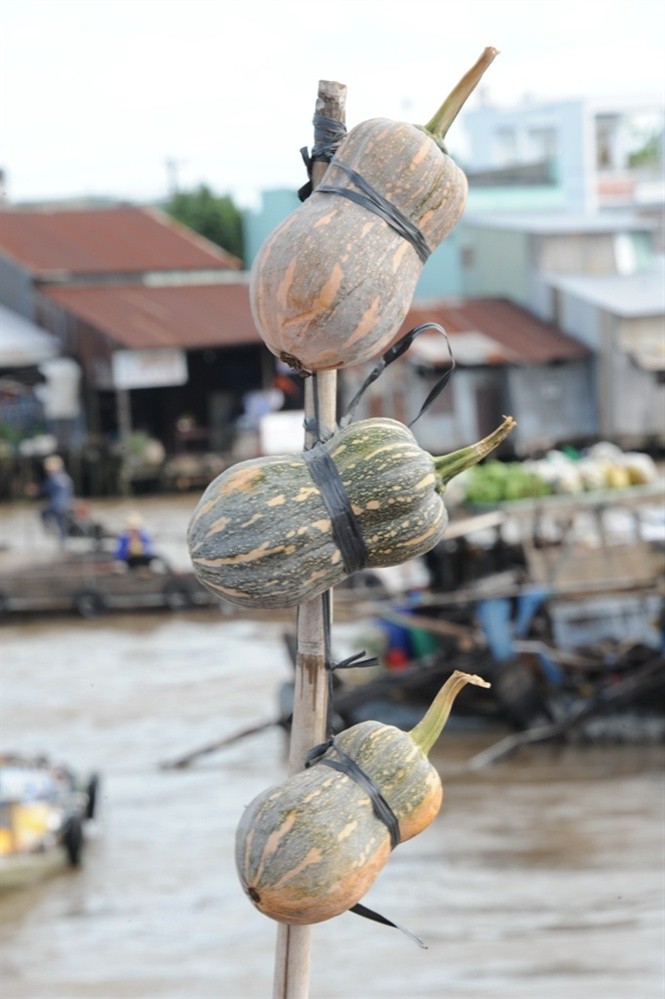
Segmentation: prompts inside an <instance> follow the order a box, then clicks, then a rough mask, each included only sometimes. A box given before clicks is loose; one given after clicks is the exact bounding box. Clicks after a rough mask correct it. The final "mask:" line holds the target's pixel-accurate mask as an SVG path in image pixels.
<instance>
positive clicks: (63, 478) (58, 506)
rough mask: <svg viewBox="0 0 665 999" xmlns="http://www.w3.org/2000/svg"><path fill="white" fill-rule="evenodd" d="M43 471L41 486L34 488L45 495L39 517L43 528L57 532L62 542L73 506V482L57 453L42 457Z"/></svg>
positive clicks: (67, 529) (37, 492)
mask: <svg viewBox="0 0 665 999" xmlns="http://www.w3.org/2000/svg"><path fill="white" fill-rule="evenodd" d="M44 472H45V477H44V481H43V482H42V484H41V486H40V487H35V488H34V492H35V493H36V494H38V495H40V496H44V497H46V505H45V506H44V507H43V508H42V510H41V511H40V517H41V520H42V524H43V525H44V529H45V530H46V531H48V532H49V533H55V534H57V536H58V538H59V540H60V543H61V544H64V542H65V540H66V538H67V535H68V533H69V525H70V521H71V517H72V513H73V508H74V483H73V482H72V479H71V477H70V476H69V474H68V473H67V471H66V469H65V463H64V461H63V460H62V458H61V457H60V455H59V454H51V455H49V456H48V458H45V459H44Z"/></svg>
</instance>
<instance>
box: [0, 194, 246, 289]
mask: <svg viewBox="0 0 665 999" xmlns="http://www.w3.org/2000/svg"><path fill="white" fill-rule="evenodd" d="M0 253H4V254H6V255H7V256H9V257H11V258H13V259H14V260H16V261H17V262H18V263H19V264H20V265H21V266H23V267H24V268H25V269H26V270H28V271H29V272H30V273H31V274H32V275H33V276H34V277H42V278H48V277H49V276H51V277H57V276H58V275H60V274H68V275H72V276H75V275H77V274H78V275H82V276H83V275H89V274H107V275H113V274H120V275H123V274H137V273H140V272H144V271H187V270H237V269H240V267H241V263H240V261H239V260H237V258H236V257H234V256H232V254H230V253H227V252H226V251H225V250H222V249H221V248H220V247H218V246H215V244H214V243H210V242H209V241H208V240H206V239H203V238H202V237H201V236H198V235H197V234H196V233H193V232H192V231H191V230H190V229H187V228H186V227H185V226H181V225H179V224H178V223H177V222H174V221H173V220H172V219H170V218H169V217H168V216H167V215H165V214H163V213H162V212H160V211H157V210H155V209H151V208H136V207H118V208H99V209H69V210H62V209H55V210H51V209H48V210H46V209H35V210H21V209H11V208H8V209H2V210H1V211H0Z"/></svg>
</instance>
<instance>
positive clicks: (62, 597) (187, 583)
mask: <svg viewBox="0 0 665 999" xmlns="http://www.w3.org/2000/svg"><path fill="white" fill-rule="evenodd" d="M213 603H215V599H214V597H213V596H212V595H211V594H210V593H208V591H207V590H205V589H204V588H203V587H202V586H201V584H200V583H199V582H198V580H197V579H196V577H195V576H194V573H193V572H191V571H190V572H183V571H179V570H176V569H174V568H173V567H172V566H171V565H170V564H169V562H168V561H167V560H166V559H164V558H162V557H161V556H156V557H155V558H153V559H152V560H151V562H150V564H149V565H148V566H144V567H142V568H136V569H128V568H127V567H126V566H125V565H124V564H122V563H119V562H118V561H117V560H116V559H115V558H114V557H113V553H112V552H111V551H106V550H104V548H102V547H99V546H95V547H94V548H92V549H89V550H84V551H76V552H71V551H67V552H62V553H51V554H46V555H41V556H37V557H35V556H32V557H31V558H30V559H29V560H28V559H27V558H26V555H25V553H15V552H4V553H3V556H2V565H1V568H0V616H4V615H6V614H10V613H20V612H34V611H40V612H42V611H59V612H63V611H64V612H71V611H74V612H76V613H77V614H80V615H81V616H82V617H85V618H91V617H96V616H97V615H99V614H102V613H103V612H105V611H107V610H128V611H132V610H139V609H143V608H160V607H161V608H168V609H170V610H181V609H184V608H187V607H202V606H208V605H210V604H213Z"/></svg>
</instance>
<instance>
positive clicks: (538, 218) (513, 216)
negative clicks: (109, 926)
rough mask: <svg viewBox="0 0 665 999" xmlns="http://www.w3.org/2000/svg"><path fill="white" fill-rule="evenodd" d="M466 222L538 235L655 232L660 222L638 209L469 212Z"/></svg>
mask: <svg viewBox="0 0 665 999" xmlns="http://www.w3.org/2000/svg"><path fill="white" fill-rule="evenodd" d="M464 225H467V226H470V227H472V228H474V229H507V230H508V231H511V232H512V231H516V232H525V233H530V234H535V235H545V236H557V235H562V234H563V235H568V234H570V233H586V234H588V233H617V232H642V231H643V232H651V231H653V230H654V229H655V228H656V225H657V223H656V222H655V221H654V220H653V219H648V218H644V216H642V215H637V214H636V213H634V212H607V213H606V214H603V213H601V212H596V213H595V214H593V215H591V214H587V215H582V214H576V215H575V214H571V213H567V212H505V213H503V212H502V213H493V212H482V213H481V212H477V213H475V214H474V213H473V212H469V213H468V214H465V216H464Z"/></svg>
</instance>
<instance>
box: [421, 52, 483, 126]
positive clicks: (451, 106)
mask: <svg viewBox="0 0 665 999" xmlns="http://www.w3.org/2000/svg"><path fill="white" fill-rule="evenodd" d="M498 54H499V50H498V49H494V48H491V47H488V48H486V49H485V51H484V52H483V54H482V55H481V57H480V59H478V61H477V62H476V63H475V65H473V66H472V67H471V69H470V70H469V71H468V73H465V74H464V76H463V77H462V79H461V80H460V81H459V83H458V84H457V86H456V87H455V88H454V89H453V90H451V92H450V93H449V94H448V96H447V97H446V99H445V101H444V102H443V104H442V105H441V107H440V108H439V110H438V111H437V112H436V114H435V115H434V117H433V118H431V119H430V121H428V122H427V124H426V125H425V126H424V128H425V131H426V132H429V133H430V135H431V136H432V137H433V138H435V139H443V138H444V137H445V135H446V132H447V131H448V129H449V128H450V126H451V125H452V123H453V122H454V121H455V118H456V117H457V115H458V114H459V113H460V111H461V110H462V108H463V107H464V104H465V103H466V101H467V100H468V98H469V97H470V96H471V94H472V93H473V91H474V90H475V89H476V87H477V86H478V84H479V83H480V81H481V79H482V77H483V75H484V73H485V70H486V69H487V67H488V66H489V65H490V63H491V62H493V61H494V59H495V57H496V56H497V55H498Z"/></svg>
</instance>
